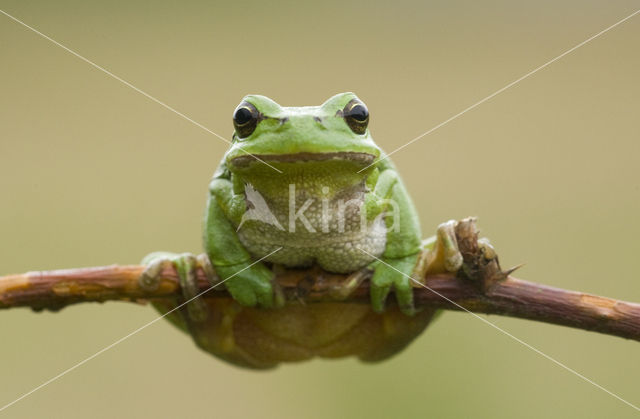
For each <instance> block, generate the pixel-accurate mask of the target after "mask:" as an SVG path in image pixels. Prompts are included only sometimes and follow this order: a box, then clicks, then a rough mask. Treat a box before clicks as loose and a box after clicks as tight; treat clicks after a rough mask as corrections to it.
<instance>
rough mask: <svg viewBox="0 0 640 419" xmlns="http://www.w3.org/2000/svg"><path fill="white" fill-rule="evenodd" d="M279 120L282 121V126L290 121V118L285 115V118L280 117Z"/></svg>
mask: <svg viewBox="0 0 640 419" xmlns="http://www.w3.org/2000/svg"><path fill="white" fill-rule="evenodd" d="M279 121H280V125H281V126H282V125H284V124H286V123H287V122H288V121H289V118H288V117H286V116H285V117H284V118H280V119H279Z"/></svg>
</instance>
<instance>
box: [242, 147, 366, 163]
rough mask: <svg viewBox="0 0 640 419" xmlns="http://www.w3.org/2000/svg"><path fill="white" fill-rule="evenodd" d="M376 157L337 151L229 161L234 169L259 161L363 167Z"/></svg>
mask: <svg viewBox="0 0 640 419" xmlns="http://www.w3.org/2000/svg"><path fill="white" fill-rule="evenodd" d="M375 158H376V156H374V155H373V154H369V153H362V152H356V151H337V152H331V153H310V152H301V153H291V154H247V155H244V156H238V157H234V158H233V159H231V163H232V164H233V165H234V166H236V167H247V166H249V165H250V164H251V163H255V162H258V161H260V160H262V161H264V162H276V163H302V162H317V161H328V160H339V161H351V162H354V163H357V164H361V165H363V166H368V165H370V164H371V163H373V161H374V160H375Z"/></svg>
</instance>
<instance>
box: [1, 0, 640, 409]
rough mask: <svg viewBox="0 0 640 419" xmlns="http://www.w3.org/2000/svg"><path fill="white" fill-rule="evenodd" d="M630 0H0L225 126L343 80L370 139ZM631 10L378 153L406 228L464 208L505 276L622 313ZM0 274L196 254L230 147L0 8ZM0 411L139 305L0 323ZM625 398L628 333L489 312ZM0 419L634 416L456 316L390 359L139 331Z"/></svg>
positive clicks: (318, 94)
mask: <svg viewBox="0 0 640 419" xmlns="http://www.w3.org/2000/svg"><path fill="white" fill-rule="evenodd" d="M637 7H638V3H637V2H633V1H608V2H603V1H575V0H571V1H565V2H553V1H539V2H511V1H490V2H474V1H444V0H442V1H430V2H420V1H404V0H402V1H394V2H383V1H373V2H355V3H348V2H331V1H323V2H314V3H306V4H305V3H300V2H293V1H291V2H277V3H276V2H264V1H262V2H253V1H248V0H246V1H241V2H227V3H226V4H222V2H203V1H199V2H189V3H185V2H166V1H165V2H142V1H134V2H123V1H108V2H83V1H82V2H81V1H57V2H47V1H32V2H21V1H17V0H15V1H9V0H2V1H0V9H2V10H4V11H6V12H8V13H10V14H13V15H14V16H16V17H17V18H19V19H22V20H24V21H25V22H26V23H28V24H30V25H32V26H33V27H35V28H37V29H38V30H40V31H42V32H44V33H45V34H47V35H49V36H51V37H53V38H54V39H56V40H57V41H59V42H61V43H63V44H64V45H66V46H68V47H69V48H71V49H73V50H75V51H77V52H78V53H80V54H82V55H84V56H86V57H87V58H89V59H91V60H94V61H95V62H96V63H98V64H100V65H103V66H104V67H106V68H107V69H109V70H110V71H112V72H114V73H115V74H117V75H119V76H121V77H123V78H124V79H126V80H127V81H129V82H131V83H132V84H134V85H135V86H137V87H139V88H141V89H143V90H145V91H146V92H148V93H150V94H151V95H153V96H155V97H157V98H158V99H160V100H162V101H165V102H166V103H168V104H169V105H171V106H173V107H175V108H177V109H178V110H180V111H182V112H184V113H185V114H186V115H188V116H190V117H191V118H193V119H194V120H196V121H198V122H200V123H202V124H204V125H205V126H207V127H208V128H210V129H212V130H213V131H215V132H217V133H219V134H222V135H224V136H227V137H230V135H231V132H232V126H231V113H232V111H233V109H234V108H235V106H236V105H237V103H238V102H239V100H240V99H241V98H242V96H244V95H245V94H247V93H261V94H265V95H268V96H270V97H272V98H273V99H275V100H276V101H278V102H279V103H281V104H283V105H291V106H293V105H315V104H320V103H322V102H323V101H324V100H325V99H327V98H328V97H330V96H331V95H333V94H335V93H338V92H341V91H347V90H351V91H354V92H356V93H357V94H358V95H359V96H360V97H361V98H362V99H363V100H364V101H365V102H366V103H367V105H368V107H369V109H370V111H371V115H372V120H371V125H370V127H371V130H372V133H373V136H374V138H376V140H377V142H378V143H379V144H380V145H381V146H382V147H384V148H385V149H387V150H393V149H395V148H396V147H399V146H400V145H402V144H404V143H406V142H407V141H409V140H410V139H412V138H414V137H415V136H417V135H419V134H421V133H422V132H424V131H427V130H428V129H430V128H432V127H433V126H435V125H437V124H438V123H440V122H442V121H443V120H445V119H447V118H449V117H450V116H452V115H454V114H455V113H457V112H459V111H461V110H462V109H464V108H465V107H467V106H469V105H471V104H473V103H475V102H476V101H478V100H480V99H482V98H483V97H485V96H487V95H489V94H491V93H493V92H494V91H496V90H498V89H499V88H501V87H503V86H505V85H506V84H507V83H509V82H511V81H512V80H514V79H516V78H518V77H520V76H522V75H524V74H525V73H526V72H528V71H530V70H532V69H533V68H535V67H537V66H539V65H541V64H543V63H544V62H546V61H547V60H549V59H551V58H553V57H555V56H557V55H559V54H560V53H562V52H564V51H565V50H567V49H569V48H570V47H572V46H574V45H575V44H577V43H579V42H581V41H583V40H585V39H586V38H588V37H589V36H591V35H593V34H595V33H597V32H598V31H600V30H602V29H604V28H605V27H607V26H609V25H611V24H613V23H615V22H616V21H618V20H619V19H622V18H623V17H625V16H627V15H629V14H630V13H632V12H633V11H634V10H635V9H637ZM639 40H640V16H636V17H635V18H633V19H631V20H629V21H628V22H626V23H624V24H622V25H620V26H619V27H617V28H615V29H613V30H611V31H610V32H609V33H607V34H605V35H603V36H602V37H600V38H598V39H596V40H594V41H593V42H591V43H589V44H587V45H585V46H584V47H582V48H581V49H579V50H577V51H575V52H574V53H572V54H570V55H568V56H566V57H564V58H563V59H561V60H560V61H558V62H556V63H554V64H552V65H551V66H549V67H548V68H546V69H544V70H542V71H540V72H539V73H537V74H535V75H534V76H532V77H531V78H529V79H527V80H525V81H523V82H521V83H520V84H518V85H516V86H514V87H513V88H511V89H509V90H507V91H506V92H504V93H502V94H500V95H499V96H497V97H495V98H494V99H492V100H491V101H489V102H487V103H485V104H483V105H481V106H480V107H478V108H477V109H474V110H473V111H470V112H468V113H467V114H465V115H463V116H462V117H460V118H458V119H457V120H455V121H454V122H452V123H450V124H448V125H446V126H444V127H442V128H441V129H439V130H438V131H436V132H434V133H433V134H431V135H429V136H427V137H425V138H423V139H422V140H420V141H418V142H416V143H415V144H413V145H411V146H409V147H407V148H406V149H404V150H403V151H401V152H398V153H397V154H395V155H394V161H395V162H396V164H397V165H398V166H399V168H400V171H401V172H402V174H403V175H404V178H405V181H406V183H407V186H408V188H409V190H410V192H411V193H412V195H413V197H414V199H415V201H416V205H417V206H418V208H419V211H420V215H421V219H422V223H423V233H424V234H425V236H426V235H429V234H431V233H432V232H433V231H434V229H435V227H436V226H437V224H438V223H440V222H442V221H444V220H447V219H450V218H461V217H464V216H468V215H477V216H479V217H480V227H481V228H482V230H483V233H484V234H485V235H487V236H489V237H490V238H491V239H492V241H493V243H494V244H495V245H496V246H497V248H498V250H499V252H500V255H501V260H502V263H503V265H504V266H512V265H515V264H519V263H526V266H525V267H524V268H523V269H521V270H520V271H519V272H518V275H519V276H520V277H522V278H525V279H528V280H532V281H538V282H543V283H547V284H550V285H554V286H559V287H564V288H572V289H579V290H583V291H587V292H592V293H597V294H601V295H606V296H611V297H616V298H621V299H627V300H632V301H640V280H639V278H638V273H637V268H636V261H637V255H638V252H639V251H640V244H639V243H638V240H637V238H638V237H639V236H640V221H639V218H638V213H639V211H640V199H639V198H640V181H639V178H640V177H639V175H640V142H639V141H638V140H639V133H640V131H639V128H638V116H639V109H640V83H638V74H640V45H639ZM0 57H1V58H0V78H1V82H0V86H1V89H0V98H1V99H0V124H1V125H0V126H1V130H2V131H1V133H2V134H1V137H0V194H1V196H2V198H1V199H2V201H1V206H0V208H1V209H0V238H1V240H0V273H13V272H23V271H28V270H40V269H53V268H66V267H80V266H93V265H106V264H111V263H120V264H129V263H137V262H138V261H139V260H140V259H141V258H142V257H143V256H144V255H145V254H147V253H148V252H151V251H155V250H171V251H194V252H197V251H199V250H200V235H201V233H200V228H201V215H202V212H203V208H204V203H205V197H206V188H207V183H208V180H209V177H210V175H211V174H212V172H213V170H214V168H215V166H216V165H217V163H218V161H219V159H220V157H221V156H222V154H223V152H224V150H225V149H226V144H225V143H224V142H223V141H221V140H219V139H218V138H215V137H214V136H212V135H209V134H207V133H206V132H204V131H203V130H201V129H200V128H198V127H196V126H194V125H192V124H191V123H189V122H187V121H185V120H184V119H182V118H180V117H178V116H177V115H175V114H173V113H171V112H169V111H167V110H166V109H163V108H162V107H161V106H159V105H158V104H156V103H153V102H151V101H150V100H148V99H147V98H145V97H144V96H142V95H140V94H139V93H137V92H135V91H133V90H131V89H130V88H128V87H126V86H124V85H123V84H121V83H119V82H118V81H116V80H114V79H112V78H109V77H108V76H106V75H105V74H103V73H101V72H100V71H97V70H96V69H94V68H92V67H91V66H89V65H88V64H86V63H84V62H82V61H80V60H79V59H78V58H76V57H73V56H72V55H70V54H69V53H67V52H65V51H64V50H62V49H60V48H58V47H56V46H54V45H53V44H51V43H50V42H48V41H46V40H44V39H43V38H41V37H39V36H38V35H36V34H34V33H33V32H30V31H29V30H27V29H26V28H24V27H22V26H20V25H18V24H16V23H15V22H13V21H11V20H9V19H8V18H6V17H4V16H0ZM0 316H1V318H2V320H1V321H0V336H2V343H1V344H0V371H1V377H2V378H1V379H0V396H1V397H0V398H1V400H0V404H2V405H4V404H5V403H8V402H9V401H11V400H13V399H15V398H16V397H18V396H20V395H22V394H23V393H25V392H27V391H29V390H31V389H32V388H33V387H35V386H37V385H39V384H41V383H42V382H44V381H45V380H47V379H49V378H51V377H52V376H54V375H56V374H58V373H59V372H61V371H63V370H64V369H66V368H68V367H70V366H72V365H73V364H74V363H76V362H78V361H79V360H82V359H84V358H85V357H87V356H89V355H91V354H93V353H94V352H96V351H98V350H100V349H102V348H103V347H105V346H106V345H108V344H110V343H112V342H113V341H115V340H116V339H118V338H120V337H122V336H124V335H126V334H128V333H129V332H131V331H133V330H134V329H136V328H138V327H139V326H141V325H143V324H145V323H146V322H148V321H151V320H152V319H154V318H155V317H156V312H155V311H154V310H152V309H151V308H150V307H144V306H136V305H133V304H125V303H107V304H104V305H98V304H87V305H83V306H75V307H72V308H68V309H65V310H63V311H61V312H60V313H57V314H53V313H40V314H36V313H32V312H30V311H28V310H26V309H15V310H11V311H5V312H2V313H0ZM489 319H490V320H491V321H493V322H495V323H496V324H498V325H499V326H500V327H502V328H504V329H506V330H507V331H509V332H510V333H512V334H514V335H515V336H517V337H519V338H521V339H522V340H524V341H526V342H528V343H530V344H531V345H533V346H535V347H537V348H538V349H540V350H541V351H544V352H545V353H547V354H549V355H551V356H553V357H555V358H556V359H558V360H559V361H561V362H564V363H566V364H567V365H568V366H569V367H571V368H574V369H575V370H577V371H579V372H580V373H582V374H584V375H585V376H587V377H589V378H591V379H593V380H594V381H595V382H597V383H599V384H600V385H602V386H604V387H606V388H607V389H609V390H611V391H613V392H614V393H616V394H618V395H620V396H621V397H623V398H625V399H628V400H629V401H630V402H632V403H635V404H638V403H640V394H639V391H638V389H639V388H640V387H639V383H640V362H638V360H639V359H640V344H638V342H630V341H625V340H623V339H620V338H615V337H610V336H604V335H599V334H595V333H589V332H584V331H579V330H572V329H568V328H563V327H559V326H553V325H547V324H542V323H533V322H529V321H525V320H517V319H509V318H504V317H496V316H492V317H489ZM3 413H6V415H7V417H25V418H26V417H43V416H46V417H53V418H57V417H59V418H62V417H64V418H71V417H79V418H80V417H104V418H111V417H119V416H125V417H172V416H188V417H214V416H215V417H225V418H226V417H249V416H257V415H260V416H261V417H274V418H276V417H278V418H280V417H309V418H324V417H349V418H359V417H362V418H383V417H389V416H391V415H397V416H398V417H438V418H445V417H479V418H507V417H523V418H527V417H530V418H537V417H543V416H544V417H554V418H555V417H558V418H560V417H561V418H569V417H575V418H577V417H580V418H583V417H615V418H625V417H632V416H635V415H636V414H637V412H636V411H634V410H633V409H631V408H630V407H628V406H626V405H624V404H623V403H621V402H620V401H618V400H616V399H614V398H613V397H611V396H610V395H608V394H606V393H605V392H603V391H601V390H599V389H597V388H595V387H594V386H592V385H591V384H588V383H586V382H584V381H582V380H581V379H579V378H578V377H576V376H575V375H572V374H570V373H568V372H567V371H565V370H563V369H561V368H559V367H558V366H557V365H554V364H553V363H551V362H550V361H548V360H546V359H544V358H543V357H541V356H540V355H538V354H536V353H534V352H532V351H531V350H529V349H527V348H525V347H523V346H522V345H520V344H518V343H517V342H515V341H513V340H511V339H509V338H508V337H506V336H504V335H502V334H500V333H499V332H497V331H496V330H494V329H492V328H490V327H488V326H487V325H485V324H483V323H482V322H480V321H478V319H475V318H473V317H472V316H470V315H468V314H462V313H452V312H447V313H445V315H443V316H442V317H441V318H440V319H439V320H438V321H437V322H436V323H434V324H433V325H432V326H431V327H430V328H429V329H428V330H427V332H425V333H424V335H422V336H421V337H420V338H418V339H417V340H416V342H415V343H413V344H412V345H411V346H410V347H409V348H408V349H407V350H406V351H405V352H403V353H402V354H400V355H399V356H397V357H395V358H393V359H392V360H389V361H387V362H384V363H381V364H377V365H373V366H371V365H364V364H360V363H359V362H357V361H355V360H350V359H348V360H339V361H322V360H317V361H312V362H307V363H303V364H298V365H295V364H294V365H285V366H282V367H280V368H278V369H277V370H274V371H270V372H261V373H256V372H249V371H244V370H241V369H238V368H235V367H232V366H228V365H226V364H224V363H222V362H220V361H218V360H217V359H214V358H211V357H210V356H209V355H206V354H204V353H203V352H200V351H199V350H198V349H196V347H195V346H194V345H193V344H192V342H191V341H190V339H189V338H187V337H186V336H184V335H183V334H181V333H180V332H179V331H178V330H176V329H175V328H173V327H172V326H171V325H169V324H168V323H166V322H159V323H156V324H154V325H153V326H151V327H149V328H147V329H145V330H144V331H142V332H140V333H138V334H136V335H135V336H133V337H131V338H130V339H128V340H126V341H125V342H123V343H122V344H120V345H118V346H117V347H115V348H113V349H112V350H110V351H108V352H106V353H104V354H102V355H100V356H99V357H97V358H96V359H94V360H92V361H90V362H88V363H87V364H85V365H83V366H82V367H80V368H78V369H77V370H75V371H73V372H71V373H69V374H68V375H66V376H64V377H63V378H61V379H60V380H57V381H55V382H54V383H52V384H50V385H48V386H46V387H45V388H43V389H41V390H40V391H38V392H36V393H34V394H33V395H31V396H30V397H28V398H26V399H24V400H22V401H21V402H20V403H18V404H16V405H15V406H13V407H11V408H10V409H8V410H7V411H5V412H3Z"/></svg>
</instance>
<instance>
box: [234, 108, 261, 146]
mask: <svg viewBox="0 0 640 419" xmlns="http://www.w3.org/2000/svg"><path fill="white" fill-rule="evenodd" d="M259 118H260V113H259V112H258V110H257V109H256V107H255V106H253V105H252V104H250V103H249V102H242V103H241V104H240V105H238V107H237V108H236V110H235V111H234V112H233V126H234V127H235V129H236V134H238V137H240V138H245V137H248V136H250V135H251V133H252V132H253V131H254V130H255V129H256V126H257V125H258V119H259Z"/></svg>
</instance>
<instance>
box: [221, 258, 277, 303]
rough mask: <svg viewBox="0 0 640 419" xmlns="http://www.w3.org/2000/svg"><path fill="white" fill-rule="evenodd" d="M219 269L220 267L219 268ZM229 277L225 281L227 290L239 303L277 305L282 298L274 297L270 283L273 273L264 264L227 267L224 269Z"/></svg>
mask: <svg viewBox="0 0 640 419" xmlns="http://www.w3.org/2000/svg"><path fill="white" fill-rule="evenodd" d="M219 270H220V268H219ZM224 271H225V273H226V274H227V275H223V276H225V277H227V278H229V279H228V280H227V281H225V285H226V287H227V290H228V291H229V293H230V294H231V296H232V297H233V299H234V300H236V301H237V302H238V303H239V304H240V305H243V306H247V307H254V306H256V305H259V306H260V307H264V308H272V307H274V306H277V305H278V304H277V303H278V302H280V301H281V300H282V298H274V294H275V293H274V287H273V285H272V284H271V282H272V279H273V273H272V272H271V271H270V270H269V269H268V268H267V267H266V266H264V265H262V264H256V265H253V266H251V267H250V268H242V269H240V270H238V267H227V268H225V269H224Z"/></svg>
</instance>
